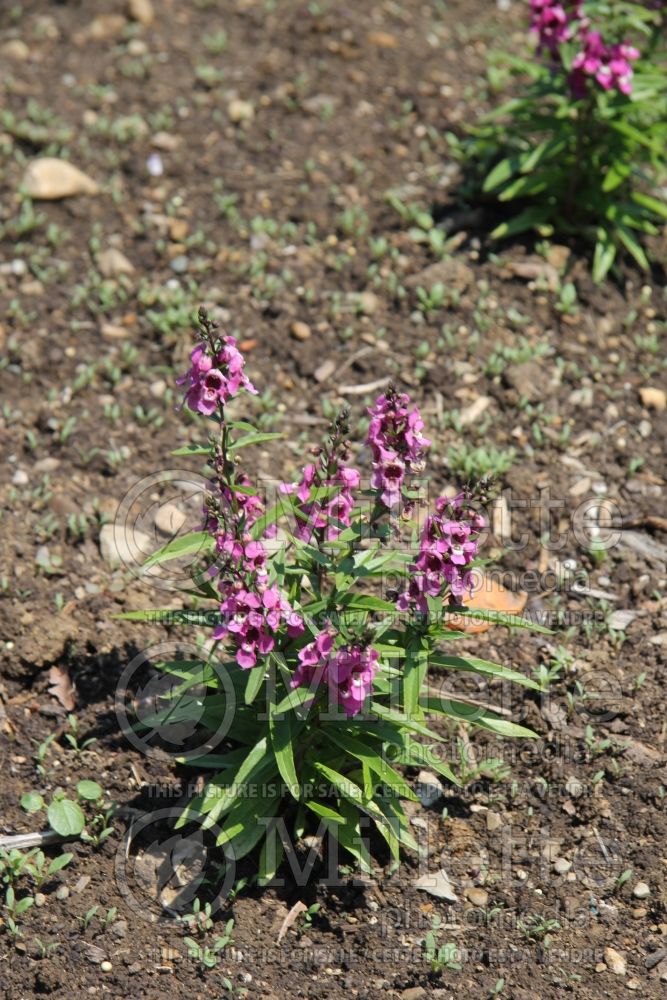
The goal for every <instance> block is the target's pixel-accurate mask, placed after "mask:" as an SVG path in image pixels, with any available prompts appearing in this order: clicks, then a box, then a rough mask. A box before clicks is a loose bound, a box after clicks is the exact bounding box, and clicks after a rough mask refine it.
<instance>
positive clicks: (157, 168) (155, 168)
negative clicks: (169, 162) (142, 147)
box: [146, 153, 164, 177]
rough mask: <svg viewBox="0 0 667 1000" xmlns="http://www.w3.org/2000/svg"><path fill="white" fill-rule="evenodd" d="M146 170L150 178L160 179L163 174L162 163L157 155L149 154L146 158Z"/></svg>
mask: <svg viewBox="0 0 667 1000" xmlns="http://www.w3.org/2000/svg"><path fill="white" fill-rule="evenodd" d="M146 170H147V171H148V173H149V174H150V175H151V177H162V174H163V173H164V163H163V162H162V157H161V156H160V154H159V153H151V154H150V156H148V157H147V158H146Z"/></svg>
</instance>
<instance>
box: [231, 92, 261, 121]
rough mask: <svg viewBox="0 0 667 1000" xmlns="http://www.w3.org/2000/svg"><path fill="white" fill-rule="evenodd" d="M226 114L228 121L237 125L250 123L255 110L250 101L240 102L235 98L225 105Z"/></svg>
mask: <svg viewBox="0 0 667 1000" xmlns="http://www.w3.org/2000/svg"><path fill="white" fill-rule="evenodd" d="M227 114H228V115H229V118H230V121H232V122H234V124H235V125H239V124H240V123H241V122H249V121H252V119H253V118H254V117H255V109H254V108H253V106H252V104H251V103H250V101H242V100H241V99H240V98H239V97H235V98H234V99H233V100H231V101H230V102H229V104H228V105H227Z"/></svg>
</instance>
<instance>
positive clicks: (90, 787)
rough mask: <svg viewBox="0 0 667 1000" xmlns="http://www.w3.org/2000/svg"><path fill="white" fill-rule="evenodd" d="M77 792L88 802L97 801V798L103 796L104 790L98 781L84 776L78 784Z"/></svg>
mask: <svg viewBox="0 0 667 1000" xmlns="http://www.w3.org/2000/svg"><path fill="white" fill-rule="evenodd" d="M76 793H77V795H79V796H80V797H81V798H82V799H86V801H88V802H95V801H96V800H97V799H101V798H102V796H103V794H104V790H103V788H102V786H101V785H98V783H97V782H96V781H89V780H88V779H87V778H84V780H83V781H80V782H79V783H78V785H77V786H76Z"/></svg>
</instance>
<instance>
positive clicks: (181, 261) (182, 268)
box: [169, 253, 190, 274]
mask: <svg viewBox="0 0 667 1000" xmlns="http://www.w3.org/2000/svg"><path fill="white" fill-rule="evenodd" d="M169 266H170V267H171V269H172V271H173V272H174V273H175V274H185V272H186V271H187V269H188V267H189V266H190V261H189V260H188V258H187V257H186V256H185V254H182V253H181V254H179V255H178V257H174V259H173V260H172V262H171V264H170V265H169Z"/></svg>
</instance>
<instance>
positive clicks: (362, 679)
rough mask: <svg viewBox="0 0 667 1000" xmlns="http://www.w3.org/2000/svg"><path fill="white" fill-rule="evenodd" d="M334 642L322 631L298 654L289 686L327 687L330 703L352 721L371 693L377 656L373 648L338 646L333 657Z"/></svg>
mask: <svg viewBox="0 0 667 1000" xmlns="http://www.w3.org/2000/svg"><path fill="white" fill-rule="evenodd" d="M333 642H334V633H333V632H332V631H331V629H324V630H323V631H322V632H320V634H319V635H318V636H317V638H316V639H314V640H313V642H310V643H308V645H307V646H304V647H303V649H301V650H300V651H299V666H298V667H297V669H296V670H295V672H294V676H293V677H292V681H291V685H292V687H293V688H296V687H302V686H306V687H314V686H317V685H319V684H320V683H322V682H325V683H327V684H328V687H329V694H330V697H331V699H332V702H333V703H335V704H338V705H340V707H341V708H342V709H343V711H344V712H345V715H347V716H348V718H351V717H352V716H353V715H357V714H358V713H359V712H360V711H361V709H362V708H363V705H364V702H365V701H366V698H367V697H368V695H369V694H370V692H371V690H372V687H373V678H374V677H375V672H376V670H377V666H378V653H377V651H376V650H375V649H373V647H372V646H367V647H364V648H362V647H361V646H341V647H340V649H338V650H337V651H336V652H335V653H333Z"/></svg>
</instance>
